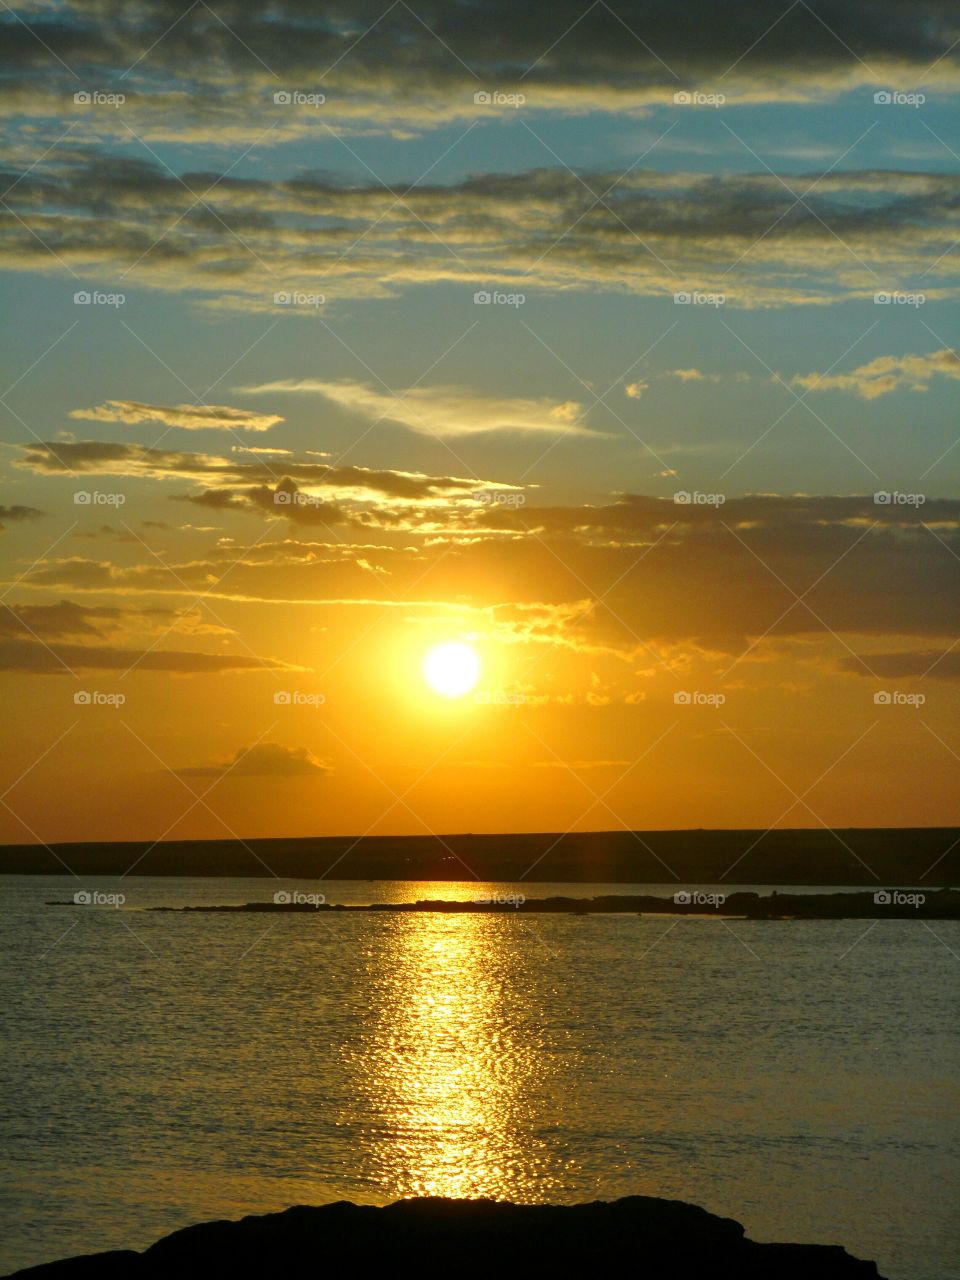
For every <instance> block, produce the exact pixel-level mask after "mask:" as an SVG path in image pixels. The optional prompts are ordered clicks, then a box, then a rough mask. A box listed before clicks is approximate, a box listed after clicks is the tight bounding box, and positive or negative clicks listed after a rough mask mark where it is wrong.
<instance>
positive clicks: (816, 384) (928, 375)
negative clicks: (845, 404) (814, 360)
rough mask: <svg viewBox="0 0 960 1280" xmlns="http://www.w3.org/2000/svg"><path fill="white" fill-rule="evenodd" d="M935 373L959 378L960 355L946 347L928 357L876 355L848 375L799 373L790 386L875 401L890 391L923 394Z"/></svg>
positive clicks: (930, 353)
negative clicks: (848, 393)
mask: <svg viewBox="0 0 960 1280" xmlns="http://www.w3.org/2000/svg"><path fill="white" fill-rule="evenodd" d="M938 374H939V375H940V376H941V377H944V378H953V379H958V378H960V356H957V355H956V353H955V352H953V351H951V350H950V349H949V348H947V347H944V348H943V349H942V350H940V351H931V352H929V353H928V354H927V355H907V356H878V357H877V359H876V360H871V361H870V363H869V364H862V365H860V367H859V368H858V369H853V370H852V371H851V372H850V373H834V374H820V373H805V374H799V373H798V374H796V375H795V377H793V378H791V383H792V384H793V386H795V387H806V389H807V390H808V391H855V392H856V393H857V395H859V396H862V397H863V398H864V400H876V399H877V398H878V397H879V396H885V395H889V393H890V392H891V391H899V390H907V391H926V390H927V389H928V388H929V386H930V381H931V379H932V378H934V377H935V376H936V375H938Z"/></svg>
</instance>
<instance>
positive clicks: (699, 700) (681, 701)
mask: <svg viewBox="0 0 960 1280" xmlns="http://www.w3.org/2000/svg"><path fill="white" fill-rule="evenodd" d="M726 700H727V695H726V694H725V693H702V692H701V691H700V690H699V689H678V690H677V691H676V693H675V694H674V695H673V704H674V706H676V707H722V706H723V705H724V703H725V702H726Z"/></svg>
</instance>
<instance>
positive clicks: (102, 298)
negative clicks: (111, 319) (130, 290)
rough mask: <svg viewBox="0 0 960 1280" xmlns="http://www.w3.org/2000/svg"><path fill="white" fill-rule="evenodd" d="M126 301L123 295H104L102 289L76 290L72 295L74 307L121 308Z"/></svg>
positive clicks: (125, 296)
mask: <svg viewBox="0 0 960 1280" xmlns="http://www.w3.org/2000/svg"><path fill="white" fill-rule="evenodd" d="M126 301H127V295H126V294H125V293H105V292H104V291H103V290H102V289H78V290H77V292H76V293H75V294H74V295H73V305H74V306H75V307H122V306H123V305H124V304H125V303H126Z"/></svg>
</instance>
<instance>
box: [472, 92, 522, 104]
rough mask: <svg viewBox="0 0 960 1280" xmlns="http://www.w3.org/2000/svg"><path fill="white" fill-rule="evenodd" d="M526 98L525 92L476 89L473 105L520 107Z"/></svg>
mask: <svg viewBox="0 0 960 1280" xmlns="http://www.w3.org/2000/svg"><path fill="white" fill-rule="evenodd" d="M526 100H527V95H526V94H525V93H502V92H501V91H500V90H499V89H493V90H489V89H478V90H477V92H476V93H475V94H474V95H473V105H474V106H475V107H514V108H516V107H522V106H523V104H524V103H525V102H526Z"/></svg>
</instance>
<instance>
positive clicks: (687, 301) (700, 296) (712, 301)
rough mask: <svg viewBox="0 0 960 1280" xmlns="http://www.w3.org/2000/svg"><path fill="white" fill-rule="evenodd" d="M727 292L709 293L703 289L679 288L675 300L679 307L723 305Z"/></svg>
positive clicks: (674, 296)
mask: <svg viewBox="0 0 960 1280" xmlns="http://www.w3.org/2000/svg"><path fill="white" fill-rule="evenodd" d="M726 300H727V295H726V294H725V293H707V292H705V291H704V290H702V289H678V290H677V292H676V293H675V294H674V295H673V301H674V303H675V304H676V305H677V306H678V307H722V306H723V304H724V303H725V302H726Z"/></svg>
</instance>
